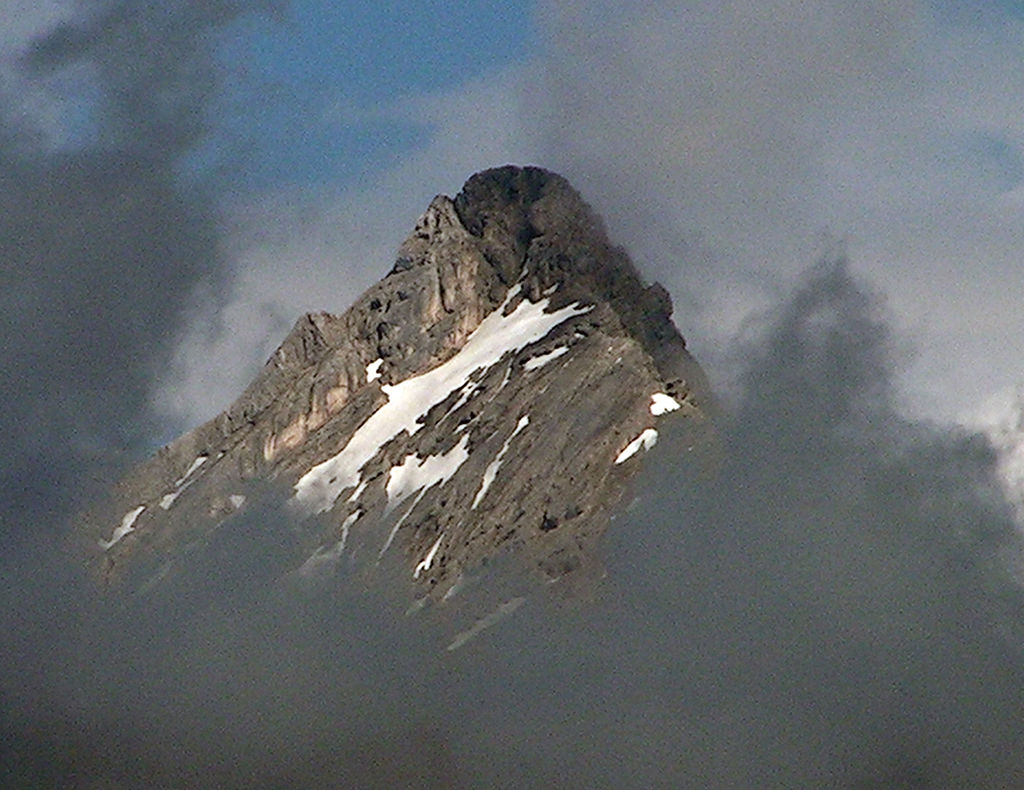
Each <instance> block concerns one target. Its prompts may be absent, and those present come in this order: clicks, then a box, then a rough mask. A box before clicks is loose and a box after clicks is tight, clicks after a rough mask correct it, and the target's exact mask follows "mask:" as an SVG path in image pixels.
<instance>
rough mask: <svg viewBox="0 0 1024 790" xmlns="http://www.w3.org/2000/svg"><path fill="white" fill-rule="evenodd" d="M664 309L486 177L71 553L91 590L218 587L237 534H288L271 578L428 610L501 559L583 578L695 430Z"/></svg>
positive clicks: (530, 178) (141, 474) (576, 238)
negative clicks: (666, 460)
mask: <svg viewBox="0 0 1024 790" xmlns="http://www.w3.org/2000/svg"><path fill="white" fill-rule="evenodd" d="M671 313H672V305H671V300H670V299H669V296H668V294H667V292H666V291H665V289H664V288H662V287H661V286H660V285H656V284H655V285H649V286H648V285H645V284H644V283H643V282H642V281H641V279H640V278H639V276H638V275H637V273H636V270H635V269H634V267H633V265H632V264H631V262H630V261H629V259H628V257H627V255H626V254H625V252H623V251H622V250H621V249H619V248H616V247H614V246H612V245H611V244H610V243H609V241H608V239H607V237H606V235H605V232H604V230H603V228H602V225H601V222H600V220H599V219H598V218H597V217H596V216H595V215H594V214H593V212H592V211H591V210H590V208H589V207H588V206H587V205H586V203H584V202H583V200H582V199H581V198H580V197H579V195H578V194H577V193H576V192H575V191H574V190H573V189H572V187H571V186H570V185H569V184H568V183H567V182H566V181H565V180H564V179H563V178H561V177H560V176H557V175H555V174H553V173H550V172H547V171H545V170H541V169H538V168H532V167H527V168H518V167H512V166H507V167H502V168H497V169H494V170H488V171H486V172H482V173H479V174H477V175H475V176H473V177H472V178H470V179H469V181H468V182H467V183H466V184H465V186H464V187H463V189H462V191H461V192H460V193H459V194H458V195H457V196H456V197H455V198H454V199H450V198H448V197H444V196H439V197H436V198H435V199H434V200H433V201H432V202H431V204H430V206H429V207H428V208H427V210H426V212H425V213H424V214H423V216H422V217H420V219H419V220H418V221H417V223H416V226H415V229H414V230H413V232H412V234H411V235H410V236H409V237H408V239H407V240H406V241H405V242H404V243H403V244H402V246H401V248H400V249H399V251H398V255H397V260H396V262H395V264H394V266H393V268H392V269H391V271H390V273H388V275H387V276H386V277H385V278H384V279H383V280H381V281H380V282H379V283H378V284H376V285H375V286H373V287H372V288H370V289H369V290H368V291H367V292H366V293H365V294H363V296H361V297H360V298H359V299H358V300H357V301H356V302H355V304H354V305H353V306H352V307H351V308H350V309H349V310H348V311H347V312H345V313H344V314H343V315H340V316H335V315H330V314H327V313H310V314H307V315H305V316H303V317H302V318H300V319H299V321H298V322H297V323H296V324H295V327H294V328H293V329H292V331H291V332H290V334H289V335H288V336H287V337H286V338H285V340H284V341H283V342H282V344H281V346H280V347H279V348H278V349H277V351H276V352H275V353H274V354H273V356H272V357H271V358H270V359H269V360H268V361H267V363H266V366H265V367H264V368H263V370H262V371H261V372H260V373H259V375H258V376H257V377H256V379H255V380H254V381H253V382H252V384H250V386H249V387H248V388H247V389H246V391H245V392H244V393H243V394H242V395H241V397H240V398H239V399H238V400H237V401H236V402H235V403H233V404H232V405H231V406H230V407H228V409H227V410H226V411H224V412H223V413H222V414H221V415H219V416H218V417H216V418H214V419H213V420H211V421H210V422H208V423H206V424H205V425H202V426H200V427H198V428H196V429H195V430H193V431H191V432H189V433H187V434H185V435H184V436H182V437H180V438H179V439H177V440H175V441H174V442H172V443H171V444H170V445H168V446H167V447H165V448H163V449H162V450H161V451H160V452H159V453H157V455H156V456H155V457H154V458H152V459H151V460H150V461H149V462H147V463H146V464H144V465H143V466H142V467H140V468H139V469H138V470H136V471H135V472H134V473H132V474H130V475H129V476H128V477H127V478H126V479H125V480H123V481H122V482H121V483H120V484H119V486H118V487H117V489H116V491H115V492H114V494H113V496H112V499H113V501H112V502H110V503H107V505H106V506H104V507H102V508H97V509H96V511H95V512H94V513H93V514H91V516H90V517H89V518H88V519H86V521H85V523H84V525H83V526H82V527H81V528H80V530H79V534H80V535H82V536H83V537H84V538H85V539H86V541H85V542H86V543H87V546H88V551H89V552H90V554H91V557H92V561H93V562H94V563H95V566H96V568H97V569H98V570H99V571H100V573H101V574H102V576H103V577H104V579H105V580H107V581H108V582H109V583H114V584H128V585H130V586H132V587H133V588H140V589H142V588H148V587H152V586H154V585H158V584H160V583H161V581H162V580H163V579H165V578H169V577H173V575H174V574H175V572H177V571H179V570H180V569H182V568H185V567H187V566H188V565H189V563H193V562H196V561H197V559H196V558H202V562H204V563H206V564H207V566H208V567H210V568H211V569H213V570H215V569H216V567H217V563H216V561H215V560H211V559H210V557H211V556H214V555H216V553H217V552H218V551H219V552H224V551H227V549H225V543H224V540H223V538H222V536H223V535H224V534H229V533H231V531H232V530H236V527H235V526H233V525H237V524H238V523H242V522H245V523H247V524H249V525H256V526H249V527H247V528H249V529H259V528H260V527H259V524H260V523H264V522H265V523H270V521H273V520H278V521H279V520H282V519H285V518H287V520H288V522H289V524H291V525H292V526H290V527H289V528H288V529H286V530H284V531H283V537H282V538H281V540H280V541H278V542H277V543H276V544H275V545H276V546H277V547H278V551H277V552H276V553H275V554H274V557H273V558H272V560H268V562H272V563H274V564H275V572H278V573H280V574H285V573H289V572H296V573H298V574H300V575H302V576H324V575H327V576H330V575H332V574H349V575H353V574H355V575H361V574H366V573H372V572H373V569H374V568H375V567H377V566H379V565H380V564H381V563H389V564H390V565H391V566H392V567H394V566H395V565H396V564H397V566H399V567H404V572H405V573H407V578H408V579H409V580H410V581H411V582H412V583H413V584H414V585H416V586H418V587H419V588H420V590H421V592H420V593H419V595H424V594H426V595H430V596H432V597H436V598H441V597H445V596H450V595H451V594H453V593H454V591H455V590H457V589H458V587H459V585H460V583H461V581H462V580H463V579H464V578H466V576H467V575H471V574H473V573H474V571H475V570H476V569H478V568H479V567H481V566H482V565H485V564H487V563H488V562H489V561H491V560H492V559H494V558H496V557H497V556H498V555H502V556H506V555H507V556H509V557H510V558H511V559H512V560H513V562H515V563H521V564H525V565H526V567H527V568H529V569H532V570H531V572H534V573H537V574H539V575H540V576H541V577H542V578H547V579H549V580H552V579H558V578H561V577H563V576H565V575H566V574H569V573H572V572H573V571H575V570H577V569H579V568H581V567H584V566H587V565H588V564H589V563H590V562H591V555H592V550H593V546H594V542H595V540H596V539H597V538H598V537H599V536H600V534H601V533H602V531H603V530H604V529H605V528H606V527H607V524H608V521H609V517H610V515H611V514H612V513H613V509H614V508H615V506H616V505H617V504H618V503H619V501H620V499H621V498H622V495H623V492H624V491H625V490H626V486H627V484H628V483H629V481H630V479H631V477H633V476H634V475H635V473H636V472H637V470H638V469H639V466H640V464H641V459H642V457H643V455H644V454H645V452H646V450H648V449H649V448H650V447H651V446H653V444H654V443H655V441H656V439H657V436H658V430H659V429H660V426H661V424H662V422H663V421H676V420H685V421H689V423H691V424H692V425H693V426H694V428H695V430H703V428H702V427H701V426H706V423H707V416H708V411H709V394H708V390H707V384H706V381H705V378H704V375H703V373H702V371H701V369H700V367H699V366H698V365H697V363H696V362H695V361H694V360H693V358H692V357H691V356H690V354H689V353H688V352H687V350H686V348H685V344H684V341H683V339H682V337H681V336H680V334H679V332H678V331H677V329H676V327H675V325H674V324H673V323H672V319H671ZM270 512H274V513H276V514H277V515H276V516H274V517H273V518H271V516H269V515H267V514H269V513H270ZM236 531H237V530H236Z"/></svg>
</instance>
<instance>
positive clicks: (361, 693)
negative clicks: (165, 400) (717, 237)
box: [0, 261, 1024, 788]
mask: <svg viewBox="0 0 1024 790" xmlns="http://www.w3.org/2000/svg"><path fill="white" fill-rule="evenodd" d="M759 338H760V339H759V340H758V341H757V342H756V343H753V344H752V345H751V346H750V347H749V349H748V355H747V359H748V362H747V365H746V367H745V369H744V372H743V375H742V377H741V380H742V385H743V389H742V397H741V398H740V399H739V401H738V403H737V407H736V408H735V409H734V411H733V412H732V415H731V417H730V418H729V419H728V420H727V421H725V422H723V424H722V435H721V440H722V445H723V450H724V452H723V462H722V465H721V468H720V469H718V470H714V471H711V470H708V469H706V468H702V467H701V466H700V465H699V464H694V463H693V461H692V458H693V455H692V453H688V452H687V446H688V442H689V441H691V439H690V438H689V437H688V436H687V435H686V433H685V431H682V432H677V433H674V434H673V432H671V431H668V432H667V433H665V434H664V435H663V437H662V441H659V443H658V446H657V447H656V448H655V449H654V450H652V451H651V452H652V455H651V457H650V458H649V462H648V463H647V464H646V471H645V477H644V478H643V479H642V481H641V482H640V483H639V484H638V486H637V490H636V493H637V497H638V498H637V501H636V502H635V503H634V505H633V506H632V507H630V508H629V509H628V510H627V511H626V512H625V513H623V514H621V515H620V516H619V518H618V519H617V520H616V522H615V524H614V526H613V528H612V530H611V531H610V533H609V536H608V538H607V541H606V544H605V548H604V551H605V563H606V566H607V576H606V577H605V578H604V580H603V581H602V582H601V583H600V585H599V586H598V587H597V588H596V589H594V590H592V591H591V592H590V593H589V595H588V596H586V597H584V598H581V597H580V595H579V592H571V591H568V590H566V591H564V592H562V591H561V590H560V587H559V586H558V585H554V586H549V587H547V588H546V589H544V590H534V591H533V592H531V593H530V594H529V595H528V597H527V600H526V602H525V603H523V604H522V605H521V606H519V607H518V608H517V609H516V610H515V611H514V612H513V613H511V614H509V615H508V616H507V617H506V618H505V619H503V620H501V621H500V622H498V623H496V624H495V625H492V626H491V627H490V628H489V629H487V630H486V631H485V632H484V633H482V634H480V635H478V636H477V637H476V638H475V639H474V640H472V641H471V642H469V643H467V644H465V645H463V646H461V647H459V649H457V650H455V651H448V650H445V645H446V644H449V643H451V641H452V637H453V635H454V634H455V633H456V632H460V631H464V630H465V627H466V625H467V621H466V620H465V618H466V616H467V615H471V614H472V613H473V611H474V607H475V606H476V604H475V603H474V602H475V601H476V600H477V599H476V598H475V597H474V596H475V595H476V594H481V595H483V597H486V596H485V595H484V593H486V589H485V588H486V587H487V585H484V587H482V588H477V589H476V593H474V588H470V589H469V590H467V591H465V592H464V593H462V594H460V596H459V597H457V598H456V599H455V600H454V601H453V602H450V603H449V604H444V605H438V606H436V607H433V608H427V609H424V610H421V611H419V612H417V613H415V614H403V610H404V609H405V604H404V603H403V602H401V601H400V600H399V599H400V598H401V597H402V595H401V590H402V586H401V584H399V583H398V582H397V581H396V580H395V579H390V578H387V576H386V573H385V572H382V575H381V576H380V578H377V579H376V581H372V580H371V581H370V582H369V584H368V586H366V585H365V580H363V581H359V580H357V579H355V578H349V577H347V576H346V575H345V573H344V572H342V574H341V575H340V576H339V577H337V578H335V579H333V580H331V582H330V583H329V584H327V585H326V586H325V587H324V588H320V589H308V588H294V587H292V586H290V585H288V584H280V583H276V584H275V583H272V580H271V579H269V578H268V575H272V572H271V569H272V568H274V567H276V566H277V561H278V560H279V559H280V557H279V554H280V551H281V547H282V546H284V545H285V542H283V541H284V537H283V536H286V534H287V532H288V531H289V530H290V529H291V528H292V527H291V525H290V522H288V521H287V519H286V518H285V517H284V516H283V514H282V513H280V512H279V511H278V510H275V509H273V508H266V509H263V510H261V511H260V512H259V514H257V515H253V516H251V517H250V518H249V519H248V521H245V522H243V523H239V524H238V525H237V526H236V527H235V532H234V533H233V534H230V535H223V536H221V537H220V538H218V540H217V541H216V542H215V545H211V546H210V547H209V549H208V552H207V554H204V555H203V557H202V558H200V561H199V562H198V563H197V565H196V566H195V569H194V574H193V577H192V578H187V579H183V580H181V582H180V587H179V588H178V589H177V590H176V591H175V590H172V591H169V592H168V594H166V595H161V594H160V593H156V594H149V595H142V596H132V597H129V598H126V599H119V598H117V597H116V596H107V597H100V598H98V599H97V598H94V597H93V596H91V595H90V594H88V592H87V591H86V590H87V588H86V589H77V588H76V587H75V585H74V584H72V583H68V582H63V583H58V582H59V580H60V578H61V577H59V576H58V577H53V576H47V577H44V578H37V579H36V580H35V581H32V580H30V579H24V580H21V583H20V584H19V585H18V590H19V594H18V596H17V597H16V600H14V601H13V602H12V604H13V605H12V606H9V607H6V608H5V610H4V611H5V615H4V617H5V621H4V623H3V625H4V626H5V630H6V632H7V633H14V634H18V635H19V638H18V639H17V640H16V641H14V642H13V643H7V644H5V646H4V648H3V654H2V655H0V658H3V661H4V665H5V666H6V667H10V668H11V669H10V671H9V672H8V673H6V675H5V678H4V681H3V685H2V686H0V698H2V699H4V700H5V701H6V709H7V710H8V718H7V723H6V725H5V726H6V728H7V731H6V733H5V734H6V736H7V737H6V738H5V744H7V745H6V747H5V748H7V750H8V754H6V755H5V759H4V760H3V761H0V765H2V766H3V770H5V771H6V772H7V778H8V781H9V782H12V783H18V782H20V783H23V784H24V783H26V782H28V781H29V780H33V781H41V782H49V783H51V784H52V783H56V782H59V781H60V780H62V779H64V778H65V777H67V776H69V775H71V774H72V773H73V774H74V775H75V776H77V777H78V778H79V780H80V781H88V782H92V783H93V784H98V783H104V786H113V787H131V786H137V785H138V784H139V783H140V782H143V781H144V782H145V783H147V785H148V786H154V787H163V786H166V787H208V786H213V785H216V786H220V787H279V786H295V785H323V784H329V783H337V784H340V785H341V786H359V787H389V786H395V785H396V783H397V784H410V783H411V784H417V786H423V787H509V788H513V787H580V786H586V787H599V788H600V787H608V788H612V787H615V788H622V787H637V788H640V787H644V788H647V787H702V788H707V787H712V788H713V787H723V788H725V787H836V788H860V787H877V786H884V787H935V788H946V787H993V788H994V787H1006V786H1015V785H1017V784H1019V783H1020V781H1021V779H1022V778H1024V748H1022V747H1024V727H1022V726H1021V724H1022V723H1024V722H1022V716H1024V714H1022V713H1021V711H1022V710H1024V704H1022V703H1024V661H1022V659H1024V654H1022V651H1024V629H1022V626H1021V623H1022V622H1024V621H1022V620H1021V613H1022V611H1024V609H1022V606H1021V604H1022V603H1024V600H1022V597H1021V592H1020V589H1019V588H1018V587H1017V586H1016V585H1015V584H1014V583H1013V581H1012V577H1011V574H1010V572H1009V571H1010V570H1012V568H1013V567H1014V564H1015V563H1017V562H1018V561H1019V553H1020V545H1019V537H1018V535H1017V533H1016V530H1015V527H1014V524H1013V521H1012V516H1011V512H1010V507H1009V505H1007V503H1006V502H1005V500H1004V499H1003V498H1002V496H1001V493H1000V489H999V485H998V482H997V480H996V476H995V458H994V456H993V453H992V451H991V449H990V448H989V447H988V445H987V444H986V443H985V442H983V441H982V440H980V439H979V438H978V437H976V436H972V435H969V434H966V433H963V434H954V433H949V432H945V431H937V430H936V429H934V428H932V427H928V426H926V425H923V424H921V423H914V422H910V421H907V420H906V419H904V418H902V417H900V416H899V415H898V413H897V411H896V410H895V408H894V402H893V360H892V356H891V352H892V345H891V335H890V332H889V329H888V328H887V325H886V323H885V314H884V310H883V309H882V307H881V305H880V304H879V302H878V300H877V299H876V298H875V297H874V296H873V295H872V294H871V293H870V292H868V291H866V290H865V289H864V288H863V287H862V286H861V285H860V284H858V283H857V281H856V280H855V279H854V278H853V277H852V276H851V275H850V272H849V270H848V267H847V266H846V264H845V263H844V262H842V261H831V262H827V263H824V264H822V265H820V266H819V267H817V268H816V269H814V270H812V271H811V272H809V273H808V274H807V275H806V276H805V277H804V278H803V279H802V282H801V284H800V287H799V288H798V289H797V290H796V292H795V293H793V294H792V295H790V297H789V298H787V299H786V300H784V301H783V302H781V303H780V304H779V305H777V306H776V307H775V308H774V309H773V310H772V311H771V312H770V313H769V314H767V315H765V316H764V318H763V323H762V331H761V333H760V334H759ZM681 427H682V424H681ZM282 501H284V500H283V498H282ZM275 556H276V557H278V560H275V559H274V558H275ZM489 583H490V582H488V584H489ZM392 585H395V586H392ZM462 596H465V597H464V598H463V597H462ZM460 599H461V600H460ZM69 602H71V603H69ZM477 608H479V607H477ZM483 613H484V612H483V611H480V612H478V613H477V614H483ZM57 633H60V634H62V635H63V638H61V639H55V637H54V635H55V634H57ZM354 635H358V636H357V637H356V636H354ZM44 647H45V649H44Z"/></svg>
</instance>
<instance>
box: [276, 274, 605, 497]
mask: <svg viewBox="0 0 1024 790" xmlns="http://www.w3.org/2000/svg"><path fill="white" fill-rule="evenodd" d="M518 292H519V287H516V288H513V289H512V290H511V291H510V292H509V294H508V296H507V297H506V298H505V301H504V302H503V303H502V304H501V305H500V306H499V307H498V308H497V309H496V310H494V311H493V312H491V313H490V314H489V315H488V316H487V317H486V318H484V320H483V321H481V322H480V325H479V326H478V327H477V328H476V330H475V331H474V332H473V333H472V334H471V335H470V336H469V338H468V339H467V340H466V343H465V345H464V346H463V347H462V348H461V349H460V350H459V352H458V353H457V354H456V355H455V356H454V357H452V358H451V359H449V360H448V361H447V362H444V363H442V364H441V365H438V366H437V367H436V368H434V369H433V370H429V371H427V372H426V373H422V374H420V375H418V376H413V377H411V378H408V379H406V380H405V381H402V382H400V383H398V384H394V385H384V386H382V387H381V389H382V390H383V392H384V394H385V395H386V396H387V398H388V400H387V402H386V403H385V404H384V405H382V406H381V407H380V408H379V409H377V411H375V412H374V413H373V414H371V415H370V417H369V418H368V419H367V420H366V422H364V423H363V424H362V425H361V426H360V427H359V428H358V429H356V432H355V433H354V434H353V435H352V438H351V439H349V441H348V443H347V444H346V445H345V446H344V447H343V448H342V450H341V451H340V452H339V453H337V454H336V455H334V456H333V457H331V458H328V459H327V460H326V461H324V462H322V463H320V464H317V465H316V466H314V467H313V468H312V469H310V470H309V471H308V472H306V474H304V475H303V476H302V477H301V478H300V479H299V481H298V483H296V484H295V499H296V500H297V501H298V502H299V503H300V504H301V505H302V506H303V507H304V508H305V509H307V510H308V511H309V512H314V513H323V512H324V511H327V510H330V509H331V507H333V505H334V502H335V500H337V498H338V497H339V496H340V495H341V492H342V491H344V490H346V489H348V488H351V487H353V486H356V485H358V484H359V482H360V471H361V470H362V468H363V466H364V465H365V464H366V463H367V461H369V460H370V459H371V458H373V456H374V455H376V454H377V451H378V450H379V449H380V448H381V447H382V446H383V445H385V444H386V443H387V442H388V441H390V440H391V439H393V438H394V437H395V436H397V435H398V434H399V433H401V432H402V431H403V430H404V431H408V433H409V435H413V434H415V433H416V432H417V431H418V430H419V429H420V423H419V419H420V418H421V417H422V416H423V415H424V414H426V413H427V412H428V411H429V410H430V409H431V408H432V407H434V406H435V405H437V404H438V403H441V402H442V401H443V400H444V399H445V398H447V397H448V396H449V395H450V394H451V393H452V392H454V391H455V390H457V389H458V388H460V387H463V386H465V385H466V384H467V382H468V381H469V377H470V376H471V375H472V374H473V373H474V372H475V371H476V370H479V369H480V368H489V367H490V366H491V365H493V364H495V363H496V362H498V361H499V360H500V359H501V358H502V357H503V356H504V355H505V354H507V353H509V352H513V353H515V352H517V351H519V350H520V349H523V348H525V347H526V346H528V345H530V344H531V343H535V342H537V341H538V340H541V339H542V338H543V337H544V336H545V335H547V333H548V332H550V331H551V330H552V329H554V328H555V327H556V326H558V325H559V324H561V323H562V322H563V321H566V320H568V319H570V318H573V317H574V316H577V315H582V314H583V313H586V312H588V311H589V310H590V309H591V308H590V307H581V306H580V305H579V303H577V304H574V305H570V306H568V307H563V308H562V309H561V310H556V311H554V312H552V313H546V312H545V309H546V308H547V307H548V305H549V304H550V300H549V299H544V300H541V301H539V302H530V301H528V300H523V301H522V302H520V304H519V305H518V306H517V307H516V309H515V310H513V311H512V312H511V313H509V314H508V315H507V316H504V315H502V311H503V310H504V309H505V307H506V306H507V305H508V304H509V302H510V301H511V300H512V299H513V298H514V297H515V296H516V294H517V293H518Z"/></svg>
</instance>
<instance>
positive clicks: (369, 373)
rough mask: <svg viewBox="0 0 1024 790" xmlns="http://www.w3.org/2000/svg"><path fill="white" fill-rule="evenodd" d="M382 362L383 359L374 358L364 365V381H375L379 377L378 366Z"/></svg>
mask: <svg viewBox="0 0 1024 790" xmlns="http://www.w3.org/2000/svg"><path fill="white" fill-rule="evenodd" d="M383 364H384V360H383V359H375V360H373V362H371V363H370V364H369V365H367V366H366V383H367V384H369V383H370V382H371V381H376V380H377V379H379V378H380V366H381V365H383Z"/></svg>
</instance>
